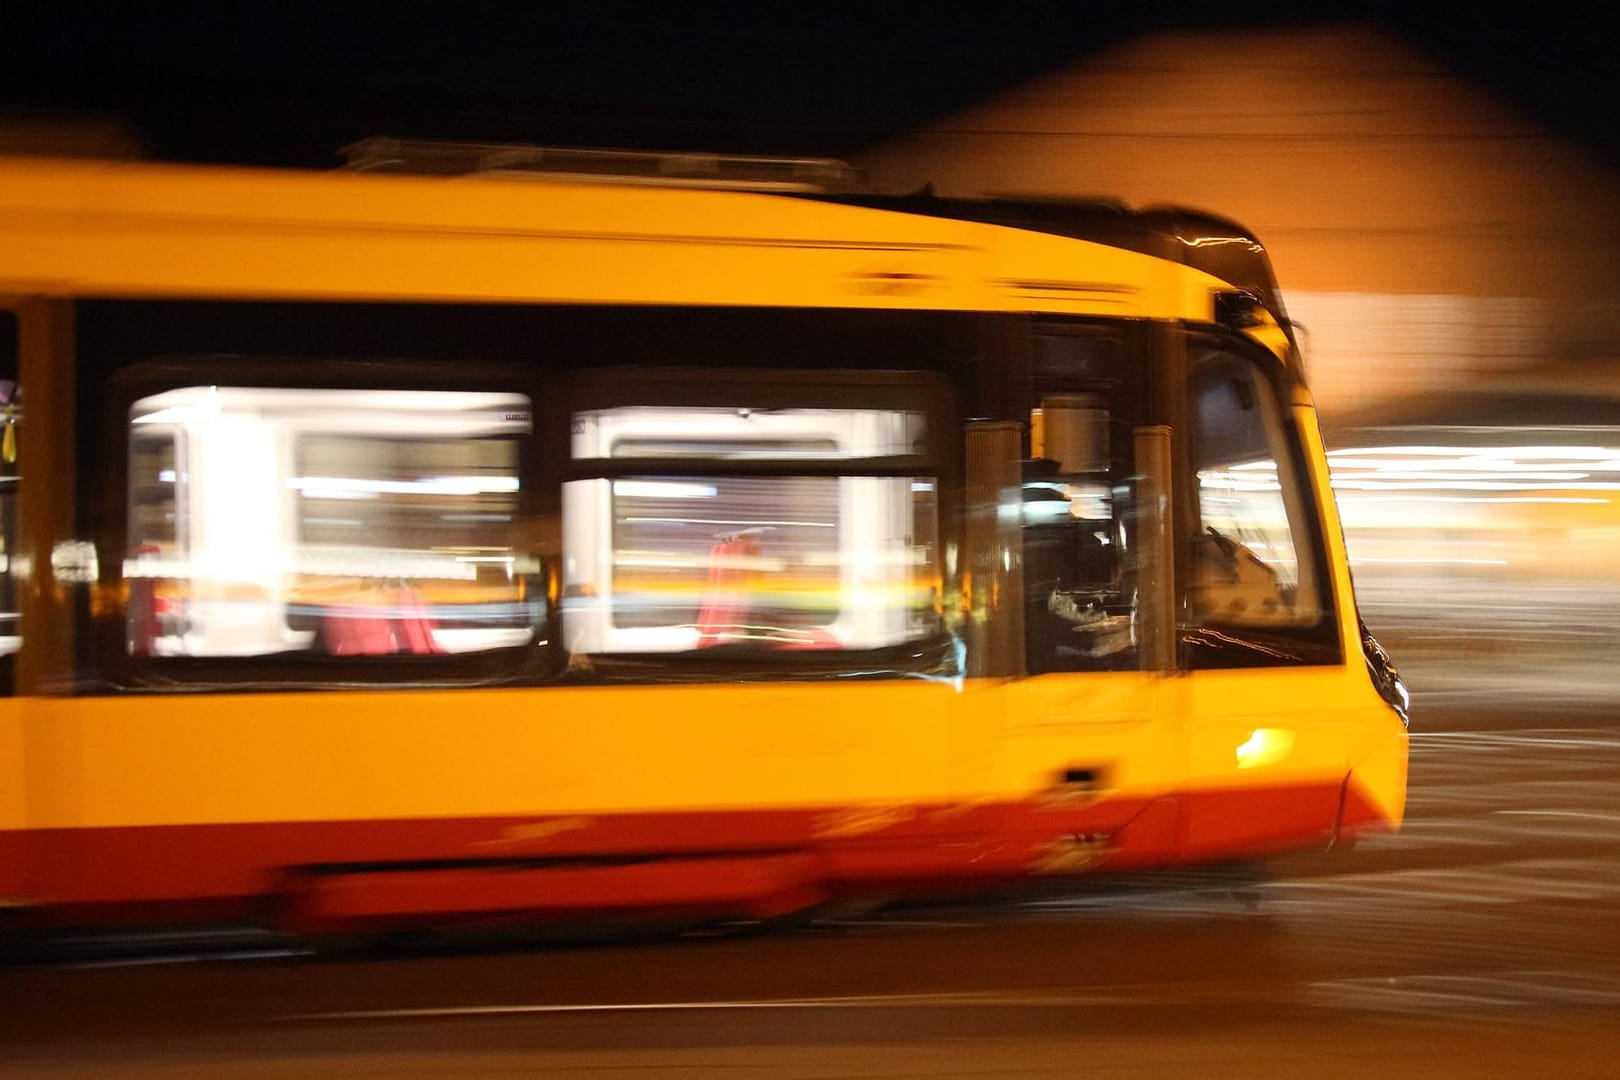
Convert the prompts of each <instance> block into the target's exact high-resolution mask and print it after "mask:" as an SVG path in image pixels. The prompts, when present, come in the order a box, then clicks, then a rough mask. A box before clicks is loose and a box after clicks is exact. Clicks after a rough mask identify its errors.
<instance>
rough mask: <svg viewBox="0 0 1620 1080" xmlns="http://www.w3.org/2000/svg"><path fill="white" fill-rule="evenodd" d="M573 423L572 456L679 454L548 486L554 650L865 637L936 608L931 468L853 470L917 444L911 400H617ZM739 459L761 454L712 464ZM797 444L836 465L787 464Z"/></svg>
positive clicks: (793, 645)
mask: <svg viewBox="0 0 1620 1080" xmlns="http://www.w3.org/2000/svg"><path fill="white" fill-rule="evenodd" d="M574 432H575V434H574V455H575V457H576V458H578V459H611V458H636V459H654V460H655V459H660V458H678V459H681V460H682V461H683V462H690V464H691V465H692V468H691V469H690V470H687V469H686V468H685V465H684V464H683V466H682V473H681V475H646V476H626V477H620V478H616V479H611V480H610V479H606V478H603V479H594V480H579V481H574V482H572V483H570V484H568V485H567V486H566V488H565V491H564V517H565V522H566V530H567V536H566V548H567V552H566V555H567V557H566V560H565V585H564V606H563V620H564V630H565V634H566V638H567V641H568V643H569V647H570V649H571V650H572V651H574V652H583V653H602V652H607V653H611V652H679V651H686V650H698V649H710V648H714V647H717V646H732V647H740V648H748V649H787V650H795V649H796V650H829V649H872V648H881V647H884V646H890V645H897V644H902V643H904V642H906V641H910V640H914V639H917V638H921V637H924V636H926V635H927V634H929V633H930V632H931V631H932V630H933V629H934V627H935V626H936V625H937V618H938V615H937V609H936V604H937V593H938V586H937V582H936V580H935V559H936V549H937V541H936V536H935V522H936V517H937V514H936V511H935V506H934V483H933V481H932V480H931V479H930V478H925V477H887V476H870V475H860V473H861V459H863V458H874V457H889V456H894V455H903V454H911V453H915V452H918V451H919V450H920V448H921V445H922V440H923V433H924V432H923V417H922V415H921V414H920V413H913V412H903V411H889V410H875V409H798V410H775V411H769V412H755V411H749V410H739V409H712V408H689V409H678V408H657V407H626V408H621V409H613V410H606V411H603V412H597V413H587V414H580V415H578V416H576V417H575V418H574ZM744 461H747V462H753V463H756V464H760V465H769V466H771V467H770V468H765V469H763V470H752V471H750V472H749V473H748V474H747V475H738V474H736V473H731V472H728V471H727V470H728V464H729V463H733V462H744ZM804 461H845V462H848V466H847V473H844V474H841V475H808V476H807V475H803V474H802V473H797V474H796V473H795V470H794V463H795V462H804ZM840 471H841V472H843V470H840Z"/></svg>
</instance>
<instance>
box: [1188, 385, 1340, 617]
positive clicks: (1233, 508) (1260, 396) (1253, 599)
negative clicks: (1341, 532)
mask: <svg viewBox="0 0 1620 1080" xmlns="http://www.w3.org/2000/svg"><path fill="white" fill-rule="evenodd" d="M1194 395H1195V396H1194V411H1195V420H1196V425H1197V441H1196V454H1197V462H1198V506H1199V526H1200V528H1199V535H1198V537H1197V539H1196V542H1195V543H1196V547H1195V558H1194V567H1193V580H1192V582H1191V583H1190V587H1189V588H1188V609H1189V615H1190V616H1191V618H1192V621H1193V623H1194V624H1196V625H1205V626H1227V627H1254V628H1264V627H1289V626H1308V625H1312V624H1315V623H1316V622H1318V621H1319V620H1320V619H1321V617H1322V610H1321V605H1320V600H1319V597H1318V595H1317V589H1316V587H1315V582H1314V580H1313V576H1312V574H1311V573H1310V566H1311V564H1310V562H1309V561H1308V560H1307V561H1305V562H1303V563H1302V562H1301V560H1300V558H1299V554H1298V551H1297V549H1296V546H1295V536H1296V535H1301V536H1304V535H1308V534H1306V533H1304V532H1302V531H1300V530H1296V529H1294V528H1293V527H1292V524H1291V522H1292V521H1294V520H1295V519H1300V520H1302V512H1303V508H1302V507H1300V506H1299V505H1298V495H1297V492H1296V491H1295V490H1294V481H1293V478H1292V476H1291V474H1290V472H1289V471H1288V470H1283V471H1281V472H1280V471H1279V465H1278V463H1279V461H1286V460H1287V457H1286V454H1284V453H1283V448H1284V445H1285V444H1284V441H1283V430H1282V425H1281V421H1280V417H1279V412H1278V408H1277V403H1276V400H1275V398H1274V396H1273V395H1272V393H1271V390H1270V387H1269V386H1268V385H1267V384H1266V383H1265V382H1264V381H1263V380H1262V379H1261V378H1260V376H1259V374H1258V373H1257V372H1256V371H1255V369H1254V368H1253V367H1252V366H1251V365H1249V364H1247V363H1245V362H1243V361H1240V360H1238V359H1237V358H1235V357H1220V358H1218V359H1214V360H1211V361H1208V362H1206V363H1205V364H1204V365H1203V366H1202V367H1200V368H1199V370H1198V373H1197V376H1196V382H1195V386H1194ZM1285 485H1286V490H1285Z"/></svg>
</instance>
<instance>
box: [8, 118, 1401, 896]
mask: <svg viewBox="0 0 1620 1080" xmlns="http://www.w3.org/2000/svg"><path fill="white" fill-rule="evenodd" d="M377 149H378V147H377V146H373V147H372V150H377ZM382 149H383V150H384V151H387V152H385V153H380V154H373V155H372V156H371V158H370V159H369V160H370V163H371V164H372V165H373V166H374V168H372V169H370V170H366V169H350V170H340V171H335V172H332V173H299V172H290V171H252V170H239V169H221V168H198V167H178V166H167V165H148V164H129V163H105V162H90V161H76V162H70V161H34V160H25V159H13V160H0V297H3V303H4V309H5V312H6V314H5V316H4V320H3V321H0V331H4V333H5V335H6V336H7V337H9V338H11V339H12V341H10V342H8V343H7V344H9V345H13V346H14V347H13V348H11V349H9V350H8V351H9V352H10V353H11V356H10V358H9V359H11V360H12V361H13V364H12V366H13V367H14V368H15V370H14V371H12V372H0V377H4V378H6V379H8V380H9V381H8V382H7V383H6V384H5V387H6V389H7V395H6V397H7V403H8V404H7V406H6V413H5V422H6V424H7V425H8V429H9V430H8V437H7V441H6V446H7V447H8V452H7V453H6V455H5V458H6V461H5V463H4V465H3V466H0V471H3V472H4V474H5V475H4V476H3V478H0V515H3V525H4V543H5V547H6V551H5V557H4V569H5V577H4V581H3V582H0V590H3V592H0V598H3V602H4V605H5V606H6V607H7V608H8V611H7V612H6V613H5V616H6V619H7V623H6V625H4V626H0V631H3V636H0V648H3V649H4V651H5V653H6V655H5V657H4V658H3V660H0V663H3V664H4V665H5V671H4V677H5V682H6V689H7V691H8V693H7V695H6V696H5V697H4V698H0V902H3V903H4V905H5V908H4V911H3V912H0V915H3V918H4V920H5V921H4V922H0V926H8V925H9V926H14V927H23V928H27V927H38V926H61V925H72V924H75V923H83V922H86V921H97V922H111V921H124V922H155V921H169V920H180V919H185V920H197V919H221V920H241V919H244V918H258V917H273V918H275V919H276V920H278V921H279V922H280V923H281V924H283V925H287V926H291V927H308V928H322V927H346V926H387V925H401V924H414V923H434V922H443V921H447V920H448V921H464V920H473V919H483V918H488V917H522V918H550V917H562V916H570V915H579V914H601V913H609V912H615V913H635V914H640V913H671V912H675V913H683V914H692V915H698V916H708V915H712V916H715V917H762V916H767V915H772V914H776V913H782V912H787V911H794V910H799V909H806V908H812V907H814V906H815V905H818V904H821V903H824V902H829V901H835V900H839V899H844V898H849V897H864V896H903V895H908V894H920V893H925V892H927V891H929V890H933V889H940V888H951V889H957V890H960V889H961V888H963V887H977V886H981V885H982V886H985V887H989V886H991V885H996V886H1000V885H1004V884H1006V883H1008V882H1011V881H1016V880H1021V879H1028V878H1031V877H1036V876H1053V875H1065V874H1077V873H1084V872H1090V871H1094V870H1097V869H1105V868H1106V869H1126V868H1145V867H1155V866H1166V865H1172V864H1183V863H1194V862H1198V863H1207V862H1221V861H1227V860H1234V859H1242V858H1248V857H1252V856H1256V855H1263V854H1267V853H1271V852H1277V851H1283V850H1288V849H1296V848H1304V847H1311V846H1318V847H1320V846H1325V845H1327V844H1330V843H1333V842H1340V841H1347V840H1351V839H1353V838H1354V837H1355V836H1357V835H1358V834H1361V833H1364V832H1367V831H1377V830H1388V829H1393V828H1395V827H1397V826H1398V824H1399V822H1400V819H1401V814H1402V809H1403V804H1404V797H1405V773H1406V731H1405V714H1404V707H1405V697H1404V691H1403V690H1402V689H1401V687H1400V684H1399V682H1398V680H1397V679H1396V677H1395V675H1394V673H1393V671H1392V669H1390V667H1389V665H1388V662H1387V658H1385V657H1384V656H1383V655H1382V652H1381V650H1379V649H1378V648H1377V646H1376V644H1375V643H1372V642H1371V641H1370V639H1366V638H1365V634H1364V632H1363V630H1362V629H1361V627H1360V625H1359V622H1358V619H1357V616H1356V610H1355V604H1354V600H1353V597H1352V593H1351V583H1350V576H1349V573H1348V570H1347V567H1346V562H1345V551H1344V544H1343V541H1342V538H1341V535H1340V529H1339V525H1338V521H1337V517H1336V514H1335V509H1334V504H1333V500H1332V497H1331V494H1330V492H1329V487H1328V476H1327V468H1326V464H1325V460H1324V457H1323V451H1322V446H1321V442H1320V438H1319V436H1318V432H1317V426H1316V421H1315V416H1314V412H1313V409H1312V405H1311V400H1310V397H1309V394H1308V392H1307V389H1306V386H1305V384H1304V380H1303V377H1302V373H1301V369H1300V365H1299V363H1298V357H1297V352H1296V350H1295V348H1294V346H1293V344H1292V336H1291V333H1290V331H1289V327H1288V323H1287V320H1286V317H1285V316H1284V314H1283V310H1282V306H1281V302H1280V300H1279V298H1278V294H1277V290H1276V287H1275V284H1274V282H1273V279H1272V273H1271V270H1270V267H1269V264H1268V262H1267V259H1266V256H1265V254H1264V251H1263V249H1262V248H1261V247H1260V245H1259V244H1258V243H1257V242H1256V241H1255V240H1254V238H1253V237H1252V236H1250V235H1249V234H1248V233H1246V232H1245V231H1244V230H1243V229H1241V228H1240V227H1238V226H1237V225H1235V224H1233V223H1231V222H1228V221H1225V220H1221V219H1219V218H1216V217H1213V216H1210V215H1207V214H1202V213H1197V212H1192V211H1186V210H1180V209H1175V208H1165V209H1153V210H1145V211H1131V210H1127V209H1125V208H1123V207H1120V206H1115V205H1107V204H1093V203H1085V204H1081V203H1055V202H1050V203H1049V202H1038V201H1029V202H1018V201H1005V200H1002V201H992V200H986V201H976V200H946V199H938V198H934V197H932V196H929V195H918V196H907V197H880V196H871V195H862V194H849V193H843V194H840V193H836V192H829V191H827V190H825V188H826V187H827V184H826V183H825V181H826V179H827V177H828V176H829V175H830V176H833V177H834V179H835V180H836V179H837V178H838V176H839V175H840V174H838V173H837V171H836V170H835V169H833V167H832V166H829V165H824V164H820V163H804V162H798V163H781V162H753V163H748V162H744V163H741V164H739V163H736V162H730V161H722V160H719V159H715V160H713V161H709V162H707V164H708V166H709V168H708V172H707V174H706V175H700V176H693V175H689V173H690V168H689V167H690V166H691V165H692V163H693V162H692V159H684V163H685V166H686V167H687V172H686V173H683V172H681V170H679V169H676V170H673V171H672V170H671V169H670V168H668V167H667V165H668V163H667V162H663V161H659V160H658V159H652V158H649V159H647V160H649V161H653V162H654V163H655V166H656V167H654V168H651V169H644V170H642V175H638V176H626V175H623V170H622V169H620V168H619V166H621V165H623V162H622V161H620V162H609V164H608V165H604V164H603V163H602V161H601V160H598V159H592V158H590V157H588V156H582V155H574V156H568V155H563V156H562V157H561V158H559V157H558V156H556V155H552V156H551V157H549V158H544V159H543V160H544V162H546V163H548V164H542V165H539V166H536V165H535V164H534V161H533V160H528V161H527V162H526V164H522V165H520V166H519V167H516V168H514V167H513V166H512V161H513V160H514V158H513V155H511V154H506V155H504V156H501V155H494V154H492V152H490V151H488V150H487V148H467V147H461V148H457V147H450V148H433V149H432V150H431V151H430V152H429V155H428V156H429V158H430V162H431V166H432V167H431V169H429V170H427V171H428V172H431V173H433V175H424V174H422V172H421V171H416V172H413V171H412V166H413V163H419V162H420V160H421V159H422V154H421V152H420V151H421V148H413V147H410V146H404V145H393V144H384V145H383V146H382ZM413 154H414V155H415V156H414V157H413ZM535 157H536V158H538V157H539V155H535ZM559 161H561V162H562V164H561V165H558V164H557V162H559ZM457 162H460V164H456V163H457ZM492 162H496V163H499V167H495V165H493V164H492ZM700 164H702V162H700ZM610 166H611V167H610ZM750 166H753V167H754V168H753V170H752V172H750V171H749V167H750ZM660 170H662V171H661V173H660ZM649 172H651V173H659V174H660V175H659V176H658V177H657V178H656V182H654V180H655V178H654V177H651V176H648V175H646V174H647V173H649ZM610 173H611V175H610ZM833 186H834V187H836V184H834V185H833ZM18 387H22V388H26V396H23V395H22V394H20V393H18V392H17V388H18Z"/></svg>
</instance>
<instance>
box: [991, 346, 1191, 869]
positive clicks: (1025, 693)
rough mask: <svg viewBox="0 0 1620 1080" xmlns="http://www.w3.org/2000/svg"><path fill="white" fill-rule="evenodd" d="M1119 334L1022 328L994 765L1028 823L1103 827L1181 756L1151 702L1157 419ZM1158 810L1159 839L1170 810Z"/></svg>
mask: <svg viewBox="0 0 1620 1080" xmlns="http://www.w3.org/2000/svg"><path fill="white" fill-rule="evenodd" d="M1133 333H1134V332H1133V331H1130V330H1128V329H1126V328H1122V327H1120V326H1118V325H1117V324H1112V325H1111V324H1070V325H1065V326H1054V327H1048V328H1046V329H1045V330H1044V331H1043V332H1040V333H1037V335H1036V336H1035V337H1034V339H1033V350H1032V356H1031V363H1030V376H1029V380H1028V395H1027V400H1026V401H1024V402H1022V403H1021V405H1022V406H1023V415H1024V417H1027V425H1026V428H1027V430H1026V434H1025V449H1026V452H1025V454H1024V455H1023V459H1022V463H1021V465H1020V469H1019V475H1018V476H1017V478H1016V481H1017V498H1016V507H1015V508H1014V511H1013V513H1014V514H1015V515H1016V523H1017V528H1018V531H1019V536H1018V550H1019V552H1020V561H1019V566H1020V569H1021V578H1020V580H1019V581H1018V582H1017V583H1016V588H1017V590H1018V592H1019V593H1020V595H1021V611H1020V612H1019V619H1018V624H1019V627H1020V629H1021V631H1022V638H1023V640H1022V647H1021V649H1020V650H1019V655H1018V656H1017V657H1016V661H1017V664H1016V670H1017V673H1018V674H1021V675H1022V676H1024V677H1022V678H1019V679H1016V680H1015V681H1014V682H1012V683H1010V684H1009V686H1008V694H1009V698H1008V710H1007V716H1006V721H1005V722H1006V725H1007V732H1008V738H1007V739H1006V741H1005V766H1006V769H1007V777H1006V779H1007V782H1008V784H1009V786H1010V787H1011V788H1012V790H1013V791H1014V792H1016V793H1017V794H1018V797H1020V798H1023V799H1025V800H1030V799H1031V798H1032V799H1033V801H1032V802H1031V803H1030V805H1032V806H1033V807H1034V810H1035V812H1034V813H1033V814H1032V816H1031V819H1030V821H1031V823H1032V826H1033V827H1034V828H1036V829H1047V830H1048V831H1050V830H1051V829H1052V828H1056V827H1057V825H1056V823H1057V822H1059V821H1061V822H1062V823H1063V824H1062V826H1061V827H1062V828H1063V829H1066V830H1068V831H1069V832H1070V833H1071V834H1095V835H1097V836H1107V835H1109V834H1111V833H1113V832H1114V831H1115V830H1117V829H1119V828H1121V827H1123V825H1124V823H1125V822H1126V821H1128V820H1130V818H1131V817H1132V816H1134V815H1135V814H1136V813H1137V812H1138V811H1140V810H1141V809H1142V808H1143V807H1144V806H1146V805H1148V804H1151V803H1152V802H1153V801H1155V800H1157V799H1161V798H1165V797H1168V795H1169V794H1170V793H1171V792H1172V791H1173V790H1174V788H1175V786H1176V785H1177V783H1178V782H1179V780H1180V776H1181V770H1182V768H1183V761H1182V759H1181V757H1180V755H1179V754H1178V753H1177V752H1176V750H1175V748H1176V746H1177V745H1178V742H1177V740H1178V732H1177V730H1176V725H1177V723H1178V720H1177V718H1176V717H1175V716H1174V715H1173V713H1172V711H1171V710H1169V709H1167V708H1166V707H1165V701H1166V694H1167V689H1166V685H1165V684H1166V682H1167V679H1166V675H1167V673H1168V671H1169V669H1170V667H1171V666H1172V663H1173V657H1172V650H1171V648H1170V645H1169V637H1168V634H1167V633H1166V631H1167V630H1168V623H1167V621H1166V620H1167V618H1168V613H1169V610H1170V609H1169V600H1170V599H1171V598H1170V595H1169V592H1168V583H1169V575H1168V569H1169V562H1170V547H1169V545H1168V543H1167V541H1168V538H1169V537H1168V532H1167V531H1166V529H1167V525H1168V518H1167V516H1166V513H1165V511H1166V509H1167V508H1168V505H1169V498H1168V496H1169V482H1168V481H1169V477H1168V467H1169V453H1168V450H1169V429H1168V428H1167V427H1165V426H1164V425H1163V424H1162V422H1160V418H1158V417H1156V416H1154V415H1152V414H1151V411H1150V408H1151V406H1150V396H1149V394H1148V392H1147V391H1148V387H1147V381H1148V378H1147V374H1146V366H1147V365H1146V364H1145V363H1143V362H1142V348H1141V342H1140V339H1134V338H1133V337H1132V336H1131V335H1132V334H1133ZM971 467H972V465H971V454H970V468H971ZM1155 627H1156V629H1155ZM1164 823H1165V827H1166V838H1165V842H1168V840H1169V837H1170V834H1171V833H1172V832H1173V825H1174V817H1173V810H1172V811H1171V813H1170V814H1169V815H1168V816H1166V817H1165V818H1164ZM1075 857H1076V858H1081V859H1083V858H1085V857H1087V856H1086V853H1085V852H1078V853H1076V854H1075ZM1058 862H1059V863H1062V862H1063V859H1062V857H1061V856H1058ZM1072 868H1079V867H1078V866H1069V865H1056V866H1054V869H1059V870H1061V869H1072Z"/></svg>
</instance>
